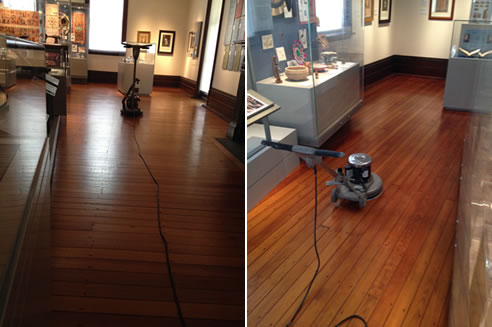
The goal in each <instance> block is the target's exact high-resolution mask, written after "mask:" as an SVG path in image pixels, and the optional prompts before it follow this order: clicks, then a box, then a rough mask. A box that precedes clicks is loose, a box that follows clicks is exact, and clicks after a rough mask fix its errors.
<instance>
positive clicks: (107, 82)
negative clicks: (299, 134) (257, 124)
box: [0, 0, 245, 327]
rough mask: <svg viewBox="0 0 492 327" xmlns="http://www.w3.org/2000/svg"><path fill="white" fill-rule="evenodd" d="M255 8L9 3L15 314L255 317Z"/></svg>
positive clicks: (2, 66) (1, 56)
mask: <svg viewBox="0 0 492 327" xmlns="http://www.w3.org/2000/svg"><path fill="white" fill-rule="evenodd" d="M244 10H245V8H243V2H242V1H241V2H240V3H236V1H231V0H180V1H173V0H166V1H163V0H139V1H137V0H111V1H109V0H90V1H89V0H85V1H84V0H81V1H75V0H73V1H62V0H60V1H55V0H46V1H45V0H3V1H0V74H1V76H0V85H1V88H0V91H1V92H0V104H1V105H0V140H1V141H0V326H12V327H14V326H15V327H17V326H244V324H245V322H244V321H245V320H244V319H245V318H244V317H245V303H244V299H245V297H244V291H245V267H244V263H245V259H244V251H245V245H244V244H245V239H244V226H245V216H244V211H245V208H244V203H245V202H244V201H245V200H244V199H245V193H244V192H245V185H244V180H245V175H244V174H245V167H244V159H243V157H244V137H245V136H244V135H245V134H244V127H243V126H244V117H245V116H244V98H245V97H244V76H245V74H244V71H245V69H244V67H245V64H244V55H245V51H244V48H245V42H244V23H243V22H244V20H245V15H244ZM122 42H124V44H122Z"/></svg>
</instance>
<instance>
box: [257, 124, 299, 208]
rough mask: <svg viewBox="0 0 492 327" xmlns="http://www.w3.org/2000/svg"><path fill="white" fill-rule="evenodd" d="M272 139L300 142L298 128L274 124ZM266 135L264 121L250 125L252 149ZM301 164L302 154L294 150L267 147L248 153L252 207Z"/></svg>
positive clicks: (290, 142)
mask: <svg viewBox="0 0 492 327" xmlns="http://www.w3.org/2000/svg"><path fill="white" fill-rule="evenodd" d="M270 133H271V136H272V141H274V142H280V143H285V144H292V145H295V144H297V133H296V130H295V129H292V128H285V127H277V126H270ZM262 139H265V130H264V128H263V125H261V124H253V125H250V126H249V127H248V140H247V142H248V152H249V150H250V149H254V148H256V147H257V146H259V145H260V144H259V143H260V142H261V140H262ZM298 165H299V158H298V157H297V156H296V155H295V154H294V153H292V152H287V151H280V150H275V149H272V148H270V147H264V148H263V149H261V150H260V151H258V152H256V153H255V154H253V155H252V156H251V157H248V211H249V210H251V209H253V207H254V206H255V205H256V204H257V203H258V202H260V201H261V199H263V198H264V197H265V196H266V195H267V194H268V193H269V192H270V191H271V190H272V189H273V188H274V187H275V186H277V184H278V183H280V182H281V181H282V180H284V179H285V178H286V177H287V175H289V174H290V172H291V171H293V170H294V169H295V168H296V167H297V166H298Z"/></svg>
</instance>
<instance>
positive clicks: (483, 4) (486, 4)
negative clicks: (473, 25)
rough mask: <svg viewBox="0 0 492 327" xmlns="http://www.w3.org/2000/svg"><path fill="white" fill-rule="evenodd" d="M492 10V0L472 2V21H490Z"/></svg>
mask: <svg viewBox="0 0 492 327" xmlns="http://www.w3.org/2000/svg"><path fill="white" fill-rule="evenodd" d="M491 10H492V0H475V1H472V8H471V11H470V20H473V21H480V20H486V21H489V20H490V16H491V15H490V14H491Z"/></svg>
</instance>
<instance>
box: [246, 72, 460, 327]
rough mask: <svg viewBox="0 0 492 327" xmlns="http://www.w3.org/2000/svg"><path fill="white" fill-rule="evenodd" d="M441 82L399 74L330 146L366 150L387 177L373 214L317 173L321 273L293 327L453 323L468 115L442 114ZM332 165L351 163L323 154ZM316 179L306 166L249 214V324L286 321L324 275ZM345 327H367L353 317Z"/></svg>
mask: <svg viewBox="0 0 492 327" xmlns="http://www.w3.org/2000/svg"><path fill="white" fill-rule="evenodd" d="M443 93H444V81H442V80H437V79H426V78H418V77H411V76H398V75H396V76H392V77H390V78H388V79H385V80H383V81H381V82H378V83H377V84H375V85H373V86H371V87H370V88H369V89H368V90H366V92H365V99H364V106H363V107H362V109H361V110H360V111H359V112H358V113H357V114H355V115H354V117H353V118H352V120H351V121H350V122H349V123H348V124H346V125H345V126H344V127H343V128H342V129H341V130H340V131H339V132H338V133H337V134H335V136H334V137H333V138H331V139H330V140H329V141H328V142H327V143H326V144H325V145H324V146H323V148H326V149H333V150H337V151H343V152H345V153H346V154H350V153H355V152H366V153H369V154H370V155H371V156H372V158H373V165H372V169H373V171H374V172H376V173H377V174H379V175H380V176H381V177H382V179H383V181H384V192H383V194H382V196H381V197H380V198H378V199H376V200H374V201H369V202H368V204H367V206H366V208H365V209H363V210H360V209H358V207H357V206H355V205H353V204H351V203H347V202H343V203H341V204H340V205H339V206H337V205H335V204H333V203H331V201H330V191H331V187H330V188H328V187H326V186H324V183H325V181H327V180H329V179H331V178H330V176H329V174H328V173H326V172H325V171H323V170H319V173H318V198H319V202H318V209H319V210H318V225H317V239H318V248H319V252H320V256H321V270H320V272H319V275H318V277H317V280H316V281H315V283H314V285H313V287H312V289H311V291H310V294H309V296H308V298H307V300H306V302H305V304H304V307H303V309H302V311H301V312H300V314H299V315H298V318H297V320H296V323H295V325H296V326H334V325H335V323H337V322H339V321H340V320H342V319H343V318H344V317H346V316H349V315H352V314H359V315H361V316H362V317H364V318H365V319H366V320H367V321H368V325H369V326H374V327H382V326H387V327H395V326H398V327H399V326H413V327H415V326H422V327H429V326H447V319H448V303H449V290H450V279H451V273H452V261H453V243H454V233H455V220H456V210H457V195H458V187H459V176H460V165H461V154H462V148H463V139H464V136H465V131H466V127H467V124H468V118H469V117H468V114H467V113H460V112H450V111H444V110H443V109H442V98H443ZM325 162H326V163H327V164H328V165H329V166H330V167H332V168H336V167H343V166H344V165H345V162H346V158H344V159H325ZM313 210H314V177H313V173H312V170H310V169H309V168H307V167H306V166H305V165H304V164H302V165H300V166H299V167H298V168H297V169H296V170H295V171H293V172H292V173H291V174H290V175H289V176H288V177H287V179H286V180H284V181H283V182H282V183H281V184H280V185H278V186H277V187H276V188H275V189H274V190H273V191H272V192H271V193H270V194H269V195H268V196H267V197H266V198H265V199H263V200H262V202H260V203H259V204H258V205H257V206H256V207H255V208H254V209H253V210H251V211H250V212H249V213H248V226H247V230H248V234H247V235H248V259H247V261H248V290H247V292H248V295H247V299H248V308H247V312H248V313H247V314H248V325H249V326H285V325H286V323H287V322H288V321H289V320H290V318H291V316H292V314H293V313H294V311H295V310H296V309H297V306H298V304H299V302H300V300H301V298H302V296H304V293H305V290H306V287H307V285H308V283H309V281H310V280H311V278H312V276H313V273H314V270H315V268H316V257H315V253H314V249H313ZM347 326H362V324H360V323H359V322H355V321H354V322H352V323H350V324H347Z"/></svg>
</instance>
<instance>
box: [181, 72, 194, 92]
mask: <svg viewBox="0 0 492 327" xmlns="http://www.w3.org/2000/svg"><path fill="white" fill-rule="evenodd" d="M197 84H198V83H197V82H196V81H193V80H191V79H189V78H186V77H182V76H181V81H180V87H181V88H182V89H183V91H185V93H186V94H188V95H189V96H193V95H195V89H196V85H197Z"/></svg>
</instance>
